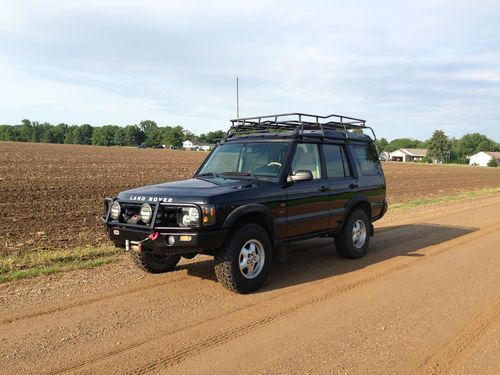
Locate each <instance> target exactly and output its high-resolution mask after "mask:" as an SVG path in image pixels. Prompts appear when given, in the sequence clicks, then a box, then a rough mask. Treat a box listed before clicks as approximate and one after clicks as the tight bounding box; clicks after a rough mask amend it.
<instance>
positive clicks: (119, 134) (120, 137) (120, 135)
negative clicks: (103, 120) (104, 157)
mask: <svg viewBox="0 0 500 375" xmlns="http://www.w3.org/2000/svg"><path fill="white" fill-rule="evenodd" d="M113 143H114V144H115V146H125V129H123V128H119V129H117V130H116V132H115V138H114V142H113Z"/></svg>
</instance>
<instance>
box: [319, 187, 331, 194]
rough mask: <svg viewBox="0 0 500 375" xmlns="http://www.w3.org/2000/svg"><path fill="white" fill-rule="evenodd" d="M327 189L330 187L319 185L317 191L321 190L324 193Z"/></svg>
mask: <svg viewBox="0 0 500 375" xmlns="http://www.w3.org/2000/svg"><path fill="white" fill-rule="evenodd" d="M329 190H330V188H329V187H326V186H321V187H320V188H319V191H321V192H322V193H324V192H325V191H329Z"/></svg>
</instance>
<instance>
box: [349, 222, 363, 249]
mask: <svg viewBox="0 0 500 375" xmlns="http://www.w3.org/2000/svg"><path fill="white" fill-rule="evenodd" d="M365 242H366V225H365V223H364V221H363V220H356V221H355V222H354V225H353V226H352V243H353V244H354V246H355V247H356V248H357V249H360V248H362V247H363V245H364V244H365Z"/></svg>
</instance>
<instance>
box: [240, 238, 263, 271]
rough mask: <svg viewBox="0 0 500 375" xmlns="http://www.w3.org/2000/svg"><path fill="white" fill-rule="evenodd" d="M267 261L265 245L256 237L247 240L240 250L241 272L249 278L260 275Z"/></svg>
mask: <svg viewBox="0 0 500 375" xmlns="http://www.w3.org/2000/svg"><path fill="white" fill-rule="evenodd" d="M265 261H266V253H265V251H264V246H262V244H261V243H260V242H259V241H257V240H255V239H252V240H249V241H247V242H246V243H245V244H244V245H243V247H242V248H241V250H240V255H239V257H238V262H239V265H240V272H241V274H242V275H243V276H244V277H245V278H247V279H255V278H256V277H257V276H259V275H260V273H261V271H262V268H263V267H264V262H265Z"/></svg>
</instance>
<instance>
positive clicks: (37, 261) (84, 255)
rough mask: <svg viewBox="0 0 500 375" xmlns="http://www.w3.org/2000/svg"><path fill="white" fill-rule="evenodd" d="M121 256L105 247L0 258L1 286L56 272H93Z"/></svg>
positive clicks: (117, 251) (112, 248)
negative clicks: (4, 283)
mask: <svg viewBox="0 0 500 375" xmlns="http://www.w3.org/2000/svg"><path fill="white" fill-rule="evenodd" d="M120 253H121V252H120V251H119V250H118V249H116V248H114V247H109V246H107V247H88V248H77V249H71V250H68V249H61V250H48V251H47V250H46V251H36V252H30V253H26V254H0V283H3V282H6V281H11V280H19V279H26V278H30V277H35V276H39V275H49V274H53V273H56V272H63V271H71V270H80V269H89V268H94V267H98V266H101V265H103V264H108V263H111V262H113V261H114V260H115V259H117V258H118V257H119V255H120Z"/></svg>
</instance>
